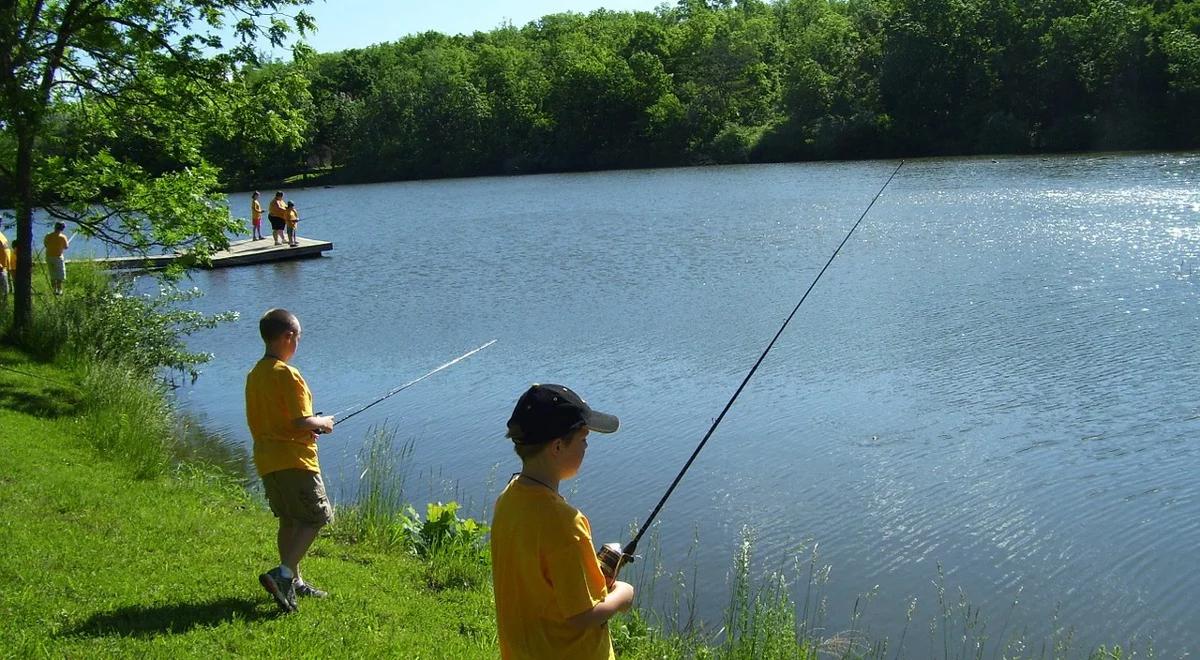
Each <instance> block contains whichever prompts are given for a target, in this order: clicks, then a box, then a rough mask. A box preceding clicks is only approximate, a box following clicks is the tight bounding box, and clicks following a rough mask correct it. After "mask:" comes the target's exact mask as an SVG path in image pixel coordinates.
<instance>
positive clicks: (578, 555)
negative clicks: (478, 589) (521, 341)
mask: <svg viewBox="0 0 1200 660" xmlns="http://www.w3.org/2000/svg"><path fill="white" fill-rule="evenodd" d="M618 425H619V422H618V420H617V418H616V417H614V416H612V415H606V414H604V413H601V412H597V411H595V410H592V409H591V408H590V407H589V406H588V405H587V402H585V401H584V400H583V399H581V398H579V395H577V394H576V393H575V392H572V391H571V390H570V389H568V388H566V387H563V386H561V385H534V386H533V387H531V388H529V390H528V391H526V392H525V394H523V395H522V396H521V398H520V399H519V400H518V401H517V405H516V408H515V409H514V410H513V414H512V417H511V418H510V419H509V420H508V437H509V438H511V439H512V441H513V443H514V445H515V446H514V449H515V450H516V452H517V455H518V456H519V457H520V458H521V471H520V472H519V473H517V474H514V475H513V478H512V480H511V481H509V482H508V486H506V487H505V489H504V492H503V493H501V494H500V497H499V499H497V500H496V507H495V514H494V515H493V517H492V539H491V545H492V583H493V586H494V587H495V593H496V628H497V632H498V636H499V638H500V656H501V657H502V658H504V659H505V660H514V659H539V660H540V659H543V658H572V659H579V660H591V659H601V660H603V659H608V658H614V657H615V656H614V654H613V648H612V638H611V637H610V635H609V631H608V620H609V619H610V618H612V617H613V616H614V615H615V614H617V613H618V612H624V611H626V610H628V609H629V608H630V607H631V606H632V605H633V586H632V585H630V584H628V583H626V582H620V581H614V582H613V584H612V585H611V587H610V586H607V585H606V584H605V578H604V574H603V573H602V572H601V571H600V562H599V561H598V560H597V559H596V549H595V548H594V547H592V530H591V525H590V523H589V522H588V519H587V516H585V515H583V513H581V512H580V511H579V510H578V509H576V508H575V507H573V506H571V505H570V504H568V503H567V501H566V500H564V499H563V497H562V496H561V495H559V493H558V486H559V483H560V482H561V481H564V480H566V479H570V478H571V477H574V476H575V475H576V474H577V473H578V472H579V467H580V465H582V463H583V455H584V452H585V451H586V450H587V436H588V431H597V432H600V433H612V432H613V431H616V430H617V426H618Z"/></svg>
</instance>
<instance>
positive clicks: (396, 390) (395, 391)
mask: <svg viewBox="0 0 1200 660" xmlns="http://www.w3.org/2000/svg"><path fill="white" fill-rule="evenodd" d="M494 343H496V340H495V339H493V340H491V341H489V342H488V343H486V344H484V345H483V346H480V347H479V348H475V349H472V350H470V351H467V352H466V353H463V354H462V355H460V356H458V357H456V358H454V359H453V360H450V361H449V362H447V363H445V364H443V365H441V366H439V367H437V368H436V369H432V370H430V371H427V372H425V373H424V374H422V375H420V376H418V377H416V378H414V379H412V380H410V381H408V382H407V383H405V384H403V385H401V386H399V387H394V388H392V389H390V390H388V391H387V392H386V393H385V394H384V395H383V396H381V397H379V398H377V399H375V400H374V401H371V402H370V403H368V404H366V405H364V406H362V407H361V408H359V409H358V410H354V408H355V406H350V407H349V408H343V409H342V410H339V411H338V412H336V413H333V414H332V415H331V417H334V418H335V423H337V424H344V423H345V422H346V420H348V419H350V418H351V417H354V416H355V415H357V414H359V413H361V412H365V411H366V410H367V409H368V408H370V407H372V406H374V405H376V404H379V403H383V402H384V401H386V400H387V399H389V398H391V397H392V396H395V395H397V394H399V393H401V392H403V391H404V390H406V389H408V388H410V387H412V386H413V385H416V384H417V383H419V382H421V381H423V380H425V379H426V378H429V377H430V376H432V375H434V374H436V373H437V372H439V371H441V370H443V369H446V368H448V367H451V366H453V365H455V364H458V363H459V362H462V361H463V360H465V359H467V358H469V357H471V356H472V355H475V354H476V353H478V352H479V351H482V350H483V349H485V348H487V347H488V346H491V345H492V344H494ZM355 405H359V404H355ZM348 410H354V412H352V413H350V414H348V415H346V416H345V417H342V418H341V419H336V418H337V417H339V416H341V415H343V414H345V413H346V411H348ZM317 414H320V413H317Z"/></svg>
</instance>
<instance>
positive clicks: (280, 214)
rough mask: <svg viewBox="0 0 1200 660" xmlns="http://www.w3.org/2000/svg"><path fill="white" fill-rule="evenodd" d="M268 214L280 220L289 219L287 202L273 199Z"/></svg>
mask: <svg viewBox="0 0 1200 660" xmlns="http://www.w3.org/2000/svg"><path fill="white" fill-rule="evenodd" d="M267 215H269V216H271V217H273V218H279V219H280V220H286V219H287V216H288V214H287V202H285V201H283V200H282V199H273V200H271V207H270V208H269V209H267Z"/></svg>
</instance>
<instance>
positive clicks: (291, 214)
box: [287, 209, 300, 227]
mask: <svg viewBox="0 0 1200 660" xmlns="http://www.w3.org/2000/svg"><path fill="white" fill-rule="evenodd" d="M297 222H300V214H299V213H296V209H288V213H287V223H288V226H290V227H295V226H296V223H297Z"/></svg>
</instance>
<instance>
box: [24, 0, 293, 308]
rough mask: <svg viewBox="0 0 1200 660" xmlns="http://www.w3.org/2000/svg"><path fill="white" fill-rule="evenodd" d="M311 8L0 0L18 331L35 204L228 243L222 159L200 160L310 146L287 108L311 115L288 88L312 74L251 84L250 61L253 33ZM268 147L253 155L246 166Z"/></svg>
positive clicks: (180, 237) (276, 37)
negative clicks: (239, 150) (233, 147)
mask: <svg viewBox="0 0 1200 660" xmlns="http://www.w3.org/2000/svg"><path fill="white" fill-rule="evenodd" d="M303 4H307V0H156V1H144V2H124V1H121V0H90V1H84V0H6V1H4V2H0V145H2V146H0V192H3V193H4V194H5V196H6V197H11V198H12V201H13V203H14V206H15V210H16V220H17V240H16V247H17V249H18V266H17V272H16V273H15V275H16V277H15V280H16V305H15V309H14V311H15V320H16V325H17V327H18V328H19V329H20V328H27V327H28V326H29V323H30V320H31V318H32V316H31V315H32V312H33V309H32V288H31V276H32V263H33V262H32V257H33V247H34V242H33V213H34V209H44V210H45V211H46V212H47V213H49V214H50V215H51V216H52V217H55V218H59V219H63V220H67V221H70V222H72V223H75V224H77V225H78V227H79V229H80V230H81V231H83V232H84V233H86V234H89V235H92V236H95V237H98V238H100V239H103V240H105V241H109V242H111V243H114V244H117V245H120V246H123V247H126V248H130V249H136V250H147V249H150V248H153V247H164V248H168V247H178V246H184V245H186V246H188V247H190V248H191V249H192V250H193V251H194V252H195V253H196V254H197V255H198V256H200V257H201V258H203V256H204V255H205V254H207V253H209V252H210V251H211V250H213V249H214V248H218V247H222V246H224V245H225V244H226V238H225V236H226V232H227V231H228V230H230V229H233V228H235V227H236V226H237V223H235V222H234V221H231V220H230V218H229V212H228V210H227V209H226V208H225V206H224V204H223V203H222V200H221V198H220V196H219V195H217V194H216V193H215V190H216V187H217V183H218V178H219V170H218V169H217V168H216V167H215V166H214V165H213V161H217V162H221V161H222V160H223V159H222V158H220V157H218V158H215V159H211V160H210V159H209V158H207V157H206V154H211V153H214V152H218V153H219V152H221V150H222V149H223V148H226V147H228V146H229V145H230V144H233V143H238V144H247V145H270V144H280V143H283V144H287V143H288V142H289V141H290V142H291V143H293V144H295V145H297V146H299V145H301V144H302V141H303V138H304V134H305V131H306V125H305V121H304V120H305V117H304V116H301V115H298V114H296V113H294V111H293V105H295V106H297V107H300V108H301V109H303V107H304V103H303V100H304V96H305V95H306V93H304V92H296V91H294V90H292V89H287V88H281V87H280V86H281V85H282V84H283V83H285V82H286V80H288V79H289V78H290V79H292V80H293V81H294V82H296V83H303V84H305V85H306V84H307V82H308V78H306V77H304V76H302V75H299V74H298V73H292V72H291V71H287V72H283V73H281V74H280V76H276V77H269V78H265V77H263V78H258V79H252V78H250V77H248V76H247V75H246V71H245V65H246V64H253V63H256V62H257V60H258V58H257V55H256V52H255V50H254V43H255V40H256V39H257V38H259V37H265V38H266V39H268V40H269V41H270V43H272V44H273V45H276V46H279V45H282V44H283V43H284V40H285V39H286V37H287V36H288V34H289V33H290V32H291V31H292V30H293V27H295V28H299V30H300V31H301V32H303V31H304V30H306V29H309V28H311V27H312V21H311V19H310V18H309V17H308V16H307V15H306V14H304V13H303V12H298V13H296V14H295V15H294V16H290V15H288V14H286V13H285V11H287V10H289V9H291V8H293V7H295V6H299V5H303ZM230 31H232V33H233V35H234V37H233V40H234V42H235V43H234V45H233V46H232V47H228V48H227V47H226V46H225V44H224V43H223V37H222V35H223V34H228V32H230ZM225 39H228V37H227V36H226V37H225ZM293 95H297V96H299V97H301V98H300V101H301V102H300V103H294V102H293V101H294V99H293ZM262 96H266V97H269V100H268V103H267V105H266V106H265V108H264V107H263V106H262V105H261V104H260V103H259V101H260V97H262ZM285 97H286V100H283V101H281V102H278V103H275V102H274V101H276V100H280V99H285ZM272 113H276V114H279V115H281V116H279V117H277V118H276V117H273V116H272ZM308 114H311V112H310V113H308ZM264 116H265V117H267V121H263V120H262V118H263V117H264ZM271 155H272V154H271V153H270V150H269V149H263V150H261V151H254V150H252V149H251V150H244V151H243V156H244V158H245V160H246V162H247V163H249V162H251V161H253V162H255V163H257V162H258V161H261V160H263V159H267V158H269V157H270V156H271ZM224 160H226V161H227V160H228V159H227V158H226V159H224ZM223 164H226V165H234V164H233V163H228V162H225V163H223ZM256 166H257V165H249V164H247V165H245V167H247V168H250V167H256Z"/></svg>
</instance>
